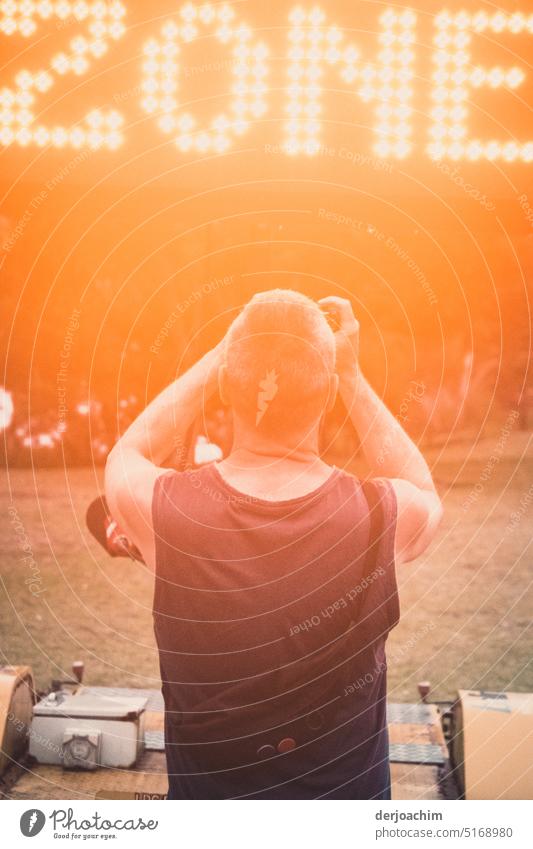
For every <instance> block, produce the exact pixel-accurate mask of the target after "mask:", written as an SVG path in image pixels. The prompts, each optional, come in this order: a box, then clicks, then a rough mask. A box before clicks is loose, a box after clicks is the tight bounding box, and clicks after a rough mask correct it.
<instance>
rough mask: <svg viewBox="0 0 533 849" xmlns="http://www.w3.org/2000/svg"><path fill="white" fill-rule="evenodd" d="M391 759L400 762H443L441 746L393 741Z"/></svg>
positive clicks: (390, 750)
mask: <svg viewBox="0 0 533 849" xmlns="http://www.w3.org/2000/svg"><path fill="white" fill-rule="evenodd" d="M389 760H390V762H391V763H400V764H402V763H403V764H443V763H444V755H443V753H442V749H441V747H440V746H435V745H433V744H429V745H428V744H427V743H391V744H390V745H389Z"/></svg>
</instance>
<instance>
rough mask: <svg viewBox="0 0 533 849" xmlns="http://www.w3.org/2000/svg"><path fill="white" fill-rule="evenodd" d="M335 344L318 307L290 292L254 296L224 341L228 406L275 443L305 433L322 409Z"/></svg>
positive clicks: (274, 291)
mask: <svg viewBox="0 0 533 849" xmlns="http://www.w3.org/2000/svg"><path fill="white" fill-rule="evenodd" d="M334 368H335V339H334V336H333V332H332V330H331V328H330V327H329V324H328V322H327V320H326V318H325V316H324V314H323V312H322V310H321V309H320V307H319V306H318V305H317V304H316V303H315V302H314V301H312V300H311V299H310V298H308V297H306V296H305V295H302V294H300V293H299V292H294V291H292V290H290V289H273V290H271V291H269V292H261V293H260V294H257V295H255V296H254V297H253V298H252V300H251V301H250V302H249V303H248V304H247V305H246V306H245V308H244V309H243V311H242V312H241V314H240V315H239V316H238V318H237V319H236V320H235V321H234V323H233V325H232V327H231V328H230V331H229V334H228V338H227V348H226V373H227V390H228V393H229V401H230V403H231V406H232V407H233V410H234V412H235V414H236V415H237V416H239V417H240V418H241V419H242V420H243V421H244V422H246V423H247V424H248V425H253V426H256V427H257V428H259V429H260V432H261V433H262V434H263V435H266V436H269V437H272V438H273V439H279V438H283V436H286V435H295V434H299V433H302V434H304V433H305V432H307V431H308V430H309V429H310V428H311V427H312V426H313V425H314V424H315V423H316V422H317V420H318V419H319V418H320V417H321V415H322V414H323V413H324V411H325V409H326V405H327V402H328V396H329V391H330V377H331V374H332V373H333V371H334Z"/></svg>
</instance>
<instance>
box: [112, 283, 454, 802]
mask: <svg viewBox="0 0 533 849" xmlns="http://www.w3.org/2000/svg"><path fill="white" fill-rule="evenodd" d="M326 313H329V314H334V315H335V320H336V325H335V327H337V328H338V329H337V330H336V331H335V332H334V330H333V329H332V327H331V326H330V323H328V320H327V318H326ZM358 346H359V326H358V323H357V321H356V319H355V318H354V315H353V313H352V309H351V305H350V303H349V302H348V301H346V300H343V299H339V298H326V299H324V300H323V301H321V302H320V305H317V304H315V303H314V302H313V301H311V300H309V299H308V298H307V297H305V296H303V295H301V294H298V293H296V292H292V291H284V290H274V291H271V292H264V293H262V294H258V295H256V296H254V297H253V298H252V300H251V301H250V302H249V303H248V304H247V305H246V306H245V308H244V309H243V310H242V312H241V313H240V315H239V316H238V317H237V319H236V320H235V321H234V323H233V324H232V326H231V327H230V329H229V332H228V334H227V336H226V338H225V339H224V340H223V342H222V343H220V344H219V345H217V347H216V348H215V349H214V350H212V351H211V352H209V353H208V354H207V355H206V356H204V357H203V358H202V359H201V360H200V361H199V362H198V363H196V365H194V366H193V367H192V368H191V369H190V370H189V371H188V372H187V373H186V374H184V375H182V376H181V377H180V378H178V380H176V381H175V383H173V384H172V385H171V386H170V387H168V388H167V389H166V390H165V391H163V392H162V393H161V394H160V395H159V396H158V397H157V398H156V399H155V400H154V401H153V402H152V403H151V404H150V405H149V406H148V407H147V409H146V410H145V411H144V412H143V413H142V414H141V415H140V416H139V418H138V419H137V420H136V421H135V422H134V423H133V424H132V425H131V427H130V428H129V430H128V431H127V432H126V433H125V434H124V436H123V437H122V439H120V440H119V442H118V443H117V445H116V446H115V448H114V449H113V451H112V452H111V454H110V456H109V460H108V463H107V467H106V486H105V488H106V495H107V499H108V502H109V507H110V510H111V513H112V515H113V517H114V518H115V519H116V520H117V521H118V522H119V524H120V525H121V527H122V528H123V529H124V530H125V531H126V533H127V534H128V536H129V537H130V538H131V540H132V541H133V542H134V543H135V545H136V546H137V547H138V548H139V549H140V551H141V552H142V554H143V557H144V560H145V561H146V563H147V564H148V566H149V567H150V568H152V569H153V570H154V572H155V593H154V601H153V615H154V628H155V635H156V639H157V643H158V648H159V657H160V668H161V678H162V690H163V696H164V700H165V746H166V756H167V766H168V773H169V798H171V799H178V798H202V799H215V798H241V797H246V798H264V799H266V798H289V799H292V798H302V799H304V798H351V799H370V798H373V799H389V798H390V772H389V759H388V738H387V725H386V714H385V708H386V660H385V651H384V647H385V641H386V639H387V635H388V633H389V631H390V630H391V628H393V627H394V625H395V624H396V623H397V621H398V618H399V607H398V593H397V587H396V577H395V565H396V566H399V565H400V564H402V563H404V562H406V561H409V560H412V559H413V558H415V557H417V556H418V555H419V554H421V553H422V552H423V551H424V549H425V548H426V547H427V545H428V544H429V542H430V540H431V539H432V537H433V536H434V534H435V531H436V528H437V526H438V524H439V521H440V518H441V515H442V506H441V502H440V499H439V497H438V495H437V493H436V491H435V487H434V485H433V482H432V479H431V474H430V471H429V469H428V466H427V464H426V462H425V461H424V459H423V457H422V455H421V454H420V452H419V451H418V449H417V448H416V446H415V445H414V444H413V442H412V441H411V440H410V438H409V437H408V436H407V434H406V433H405V432H404V431H403V430H402V428H401V426H400V425H399V423H398V422H397V420H396V419H395V417H394V416H393V415H391V413H390V412H389V411H388V410H387V409H386V407H385V406H384V404H383V403H382V402H381V401H380V399H379V398H378V397H377V395H376V394H375V393H374V391H373V390H372V389H371V388H370V386H369V385H368V383H367V381H366V380H365V378H364V377H363V375H362V374H361V371H360V368H359V364H358V356H357V355H358ZM217 385H218V388H219V390H220V393H221V397H222V399H223V400H224V401H225V402H227V403H228V404H229V405H230V406H231V409H232V413H233V425H234V438H233V447H232V450H231V452H230V454H229V455H228V456H227V457H226V458H225V459H223V460H222V461H220V462H218V463H212V464H210V465H207V466H205V467H204V468H202V469H200V470H195V471H184V472H176V471H169V470H168V469H165V468H162V466H161V464H162V463H163V462H164V460H165V458H166V457H167V456H168V455H169V454H170V452H171V449H172V448H173V446H175V445H176V444H178V445H180V444H181V445H182V444H183V443H184V441H185V437H186V434H187V431H188V430H189V428H190V426H191V424H192V423H193V421H194V420H195V419H196V418H197V417H198V415H199V414H200V412H201V410H202V408H203V405H204V404H205V402H206V401H207V399H208V398H209V397H210V396H211V395H212V393H213V392H214V391H215V389H216V388H217ZM338 392H339V393H340V395H341V398H342V400H343V402H344V405H345V407H346V410H347V413H348V415H349V417H350V419H351V421H352V422H353V425H354V426H355V428H356V429H357V432H358V434H359V437H360V439H361V444H362V447H363V451H364V453H365V455H366V459H367V460H368V463H369V465H370V468H371V470H372V472H373V473H374V474H376V473H378V474H379V477H376V478H375V479H373V480H370V481H367V482H361V481H359V480H358V479H357V478H355V477H353V476H352V475H349V474H347V473H345V472H343V471H341V470H340V469H337V468H332V467H330V466H328V465H327V464H326V463H324V462H323V461H322V460H321V458H320V456H319V452H318V439H319V430H320V425H321V421H322V419H323V417H324V415H325V413H326V412H327V411H328V410H330V409H331V407H332V405H333V403H334V401H335V397H336V395H337V393H338Z"/></svg>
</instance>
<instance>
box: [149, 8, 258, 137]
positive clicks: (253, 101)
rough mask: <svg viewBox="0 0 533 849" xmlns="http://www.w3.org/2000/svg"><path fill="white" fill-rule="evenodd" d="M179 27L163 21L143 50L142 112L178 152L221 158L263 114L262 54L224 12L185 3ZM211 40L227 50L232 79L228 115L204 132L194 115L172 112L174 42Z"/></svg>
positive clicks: (176, 67) (176, 46) (175, 70)
mask: <svg viewBox="0 0 533 849" xmlns="http://www.w3.org/2000/svg"><path fill="white" fill-rule="evenodd" d="M179 15H180V18H181V19H182V21H183V22H184V23H183V24H180V25H176V24H175V23H174V22H173V21H167V22H166V23H165V24H164V25H163V27H162V29H161V36H160V38H159V39H150V41H148V42H147V43H146V44H145V45H144V55H145V60H144V62H143V71H144V77H143V81H142V90H143V92H145V95H146V96H145V97H144V98H143V100H142V108H143V109H144V111H145V112H148V113H149V114H156V115H157V116H158V126H159V128H160V129H161V130H162V131H163V132H164V133H167V134H169V135H174V139H175V142H176V145H177V146H178V148H179V149H180V150H181V151H184V152H186V151H189V150H193V149H194V150H196V151H198V152H200V153H207V152H210V151H214V152H215V153H223V152H224V151H225V150H227V148H228V147H229V145H230V143H231V136H232V135H233V136H238V135H241V134H242V133H243V132H244V131H245V130H246V129H247V127H248V123H249V121H250V120H252V119H259V118H261V117H262V116H263V115H264V114H265V113H266V111H267V103H266V94H267V90H268V89H267V85H266V83H265V78H266V76H267V74H268V68H267V64H266V60H267V57H268V49H267V47H266V45H265V44H263V43H261V42H252V41H251V35H252V33H251V31H250V29H249V27H247V26H246V25H245V24H243V23H237V22H235V20H234V17H235V16H234V13H233V10H232V9H231V7H230V6H227V5H223V6H211V5H210V4H209V3H206V4H204V5H202V6H200V7H197V6H194V5H193V4H192V3H186V4H185V5H184V6H182V8H181V9H180V11H179ZM206 31H207V33H209V34H212V35H214V36H215V38H217V40H218V41H220V42H221V43H222V44H228V45H230V47H232V48H233V49H232V51H231V55H232V59H233V61H232V74H233V78H234V83H233V87H232V92H233V94H234V98H233V101H232V104H231V107H230V108H231V111H230V112H229V113H228V114H225V113H222V114H218V115H215V117H214V118H213V119H212V120H211V122H210V124H209V126H208V127H207V128H205V127H204V128H201V127H198V126H197V121H196V118H195V117H194V115H192V114H191V113H190V112H181V111H180V110H179V108H178V101H177V99H176V96H175V94H176V92H177V89H178V71H179V65H178V61H177V57H178V56H179V53H180V42H181V43H183V42H188V41H190V40H191V39H192V38H195V37H197V36H198V35H200V33H202V34H205V32H206Z"/></svg>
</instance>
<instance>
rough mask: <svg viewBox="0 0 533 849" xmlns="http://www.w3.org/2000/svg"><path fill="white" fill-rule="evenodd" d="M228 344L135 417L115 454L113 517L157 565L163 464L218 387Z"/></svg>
mask: <svg viewBox="0 0 533 849" xmlns="http://www.w3.org/2000/svg"><path fill="white" fill-rule="evenodd" d="M221 356H222V345H221V344H220V345H218V346H217V347H216V348H214V349H213V350H212V351H209V353H207V354H206V355H205V356H204V357H202V359H201V360H199V361H198V362H197V363H196V364H195V365H194V366H192V368H190V369H189V371H187V372H186V373H185V374H183V375H182V376H181V377H179V378H178V379H177V380H175V381H174V383H172V384H171V385H170V386H168V387H167V388H166V389H164V390H163V391H162V392H161V393H160V394H159V395H158V396H157V397H156V398H155V399H154V400H153V401H152V402H151V403H150V404H149V405H148V406H147V407H146V409H145V410H143V412H142V413H141V414H140V415H139V416H138V417H137V418H136V419H135V421H134V422H133V423H132V424H131V425H130V427H129V428H128V429H127V431H126V432H125V433H124V435H123V436H122V437H121V438H120V439H119V440H118V442H117V443H116V445H115V446H114V447H113V449H112V451H111V452H110V454H109V456H108V458H107V463H106V469H105V494H106V498H107V501H108V504H109V509H110V511H111V514H112V515H113V517H114V518H115V519H116V520H117V521H118V522H119V524H120V526H121V527H122V528H123V530H124V531H125V533H126V534H127V535H128V537H129V538H130V539H131V540H132V541H133V542H134V543H135V545H136V546H137V548H138V549H139V550H140V551H141V552H142V555H143V558H144V560H145V562H146V563H147V565H148V566H149V567H150V568H152V569H153V568H154V567H155V540H154V530H153V525H152V496H153V491H154V485H155V482H156V480H157V478H158V477H159V476H160V475H161V474H164V472H165V471H168V470H167V469H164V468H162V466H161V464H162V463H163V462H164V461H165V459H166V458H167V457H168V456H169V455H170V454H171V452H172V450H173V449H174V448H175V447H176V446H179V447H181V446H184V445H185V439H186V436H187V432H188V430H189V428H190V426H191V425H192V423H193V422H194V420H195V419H196V417H197V415H198V414H199V412H200V411H201V409H202V405H203V404H204V403H205V401H206V399H207V398H208V397H210V396H211V395H212V394H213V392H214V391H215V389H216V386H217V378H218V367H219V365H220V362H221Z"/></svg>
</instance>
